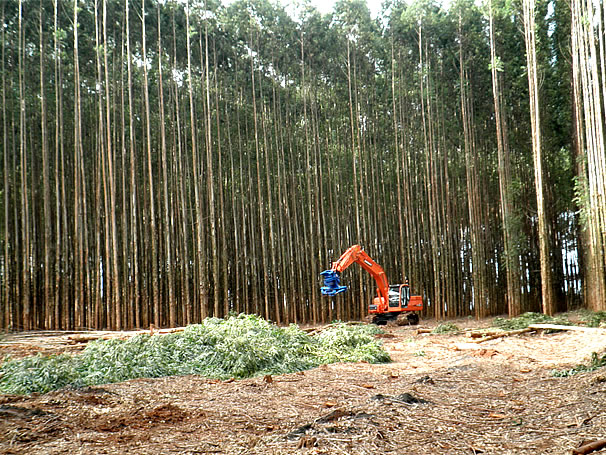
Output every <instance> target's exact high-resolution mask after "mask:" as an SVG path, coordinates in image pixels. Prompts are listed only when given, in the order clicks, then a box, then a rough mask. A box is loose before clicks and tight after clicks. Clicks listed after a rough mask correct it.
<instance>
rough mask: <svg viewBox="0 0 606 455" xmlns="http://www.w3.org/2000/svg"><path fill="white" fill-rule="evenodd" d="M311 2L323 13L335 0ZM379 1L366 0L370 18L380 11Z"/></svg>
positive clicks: (286, 0)
mask: <svg viewBox="0 0 606 455" xmlns="http://www.w3.org/2000/svg"><path fill="white" fill-rule="evenodd" d="M288 3H289V1H288V0H282V4H284V5H287V4H288ZM311 3H312V5H314V6H315V7H316V8H317V9H318V11H320V12H321V13H324V14H325V13H330V12H331V11H332V9H333V7H334V4H335V3H336V0H311ZM381 3H383V0H366V4H367V5H368V9H369V10H370V15H371V17H372V18H375V17H377V15H378V14H379V12H380V11H381Z"/></svg>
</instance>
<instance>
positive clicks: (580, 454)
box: [572, 439, 606, 455]
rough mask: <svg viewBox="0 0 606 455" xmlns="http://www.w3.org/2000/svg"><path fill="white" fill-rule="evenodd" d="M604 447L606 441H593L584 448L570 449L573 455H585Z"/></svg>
mask: <svg viewBox="0 0 606 455" xmlns="http://www.w3.org/2000/svg"><path fill="white" fill-rule="evenodd" d="M604 447H606V439H602V440H600V441H594V442H591V443H589V444H585V445H584V446H581V447H578V448H576V449H572V453H573V455H587V454H588V453H591V452H595V451H596V450H600V449H603V448H604Z"/></svg>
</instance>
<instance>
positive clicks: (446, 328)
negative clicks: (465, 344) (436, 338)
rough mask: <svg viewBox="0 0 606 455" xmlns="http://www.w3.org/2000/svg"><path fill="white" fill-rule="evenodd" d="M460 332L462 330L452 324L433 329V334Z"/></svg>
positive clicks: (448, 323) (446, 323)
mask: <svg viewBox="0 0 606 455" xmlns="http://www.w3.org/2000/svg"><path fill="white" fill-rule="evenodd" d="M460 331H461V329H459V327H457V326H456V325H455V324H453V323H452V322H444V323H442V324H439V325H438V326H437V327H436V328H435V329H433V330H432V331H431V333H454V332H460Z"/></svg>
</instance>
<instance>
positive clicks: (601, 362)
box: [553, 352, 606, 378]
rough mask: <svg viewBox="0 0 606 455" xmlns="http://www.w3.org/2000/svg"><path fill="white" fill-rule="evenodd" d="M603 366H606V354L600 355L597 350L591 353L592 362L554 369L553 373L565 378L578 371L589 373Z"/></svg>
mask: <svg viewBox="0 0 606 455" xmlns="http://www.w3.org/2000/svg"><path fill="white" fill-rule="evenodd" d="M603 367H606V354H604V355H602V356H601V357H600V356H599V355H598V354H597V353H596V352H594V353H592V354H591V363H590V364H589V365H577V366H576V367H574V368H571V369H570V370H554V371H553V375H554V376H555V377H558V378H564V377H568V376H574V375H575V374H578V373H588V372H590V371H595V370H597V369H599V368H603Z"/></svg>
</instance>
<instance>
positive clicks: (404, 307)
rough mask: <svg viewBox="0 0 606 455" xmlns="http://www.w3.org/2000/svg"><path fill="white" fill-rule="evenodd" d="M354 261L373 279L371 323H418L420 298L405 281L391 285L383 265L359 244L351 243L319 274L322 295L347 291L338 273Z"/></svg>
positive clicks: (421, 298)
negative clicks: (374, 259)
mask: <svg viewBox="0 0 606 455" xmlns="http://www.w3.org/2000/svg"><path fill="white" fill-rule="evenodd" d="M354 262H355V263H358V264H360V266H361V267H362V268H363V269H364V270H366V271H367V272H368V273H370V275H371V276H372V277H373V278H374V279H375V281H376V282H377V294H378V295H377V297H375V298H374V299H373V302H372V304H370V305H369V306H368V312H369V313H370V314H371V315H373V319H372V322H373V324H377V325H385V324H387V321H390V320H395V319H397V320H398V321H402V320H405V321H406V322H407V323H408V324H410V325H416V324H418V323H419V315H418V314H417V313H415V311H421V310H423V297H421V296H420V295H410V287H409V286H408V280H405V281H404V284H392V285H390V284H389V283H388V281H387V275H385V271H384V270H383V268H382V267H381V266H380V265H379V264H377V263H376V262H375V261H373V260H372V259H371V258H370V256H368V254H366V252H365V251H364V250H363V249H362V247H361V246H360V245H353V246H351V247H349V248H348V249H347V251H345V253H343V254H342V255H341V257H340V258H339V259H338V260H337V261H336V262H333V263H332V267H331V268H330V269H328V270H324V271H323V272H322V273H320V275H322V276H323V277H324V286H322V287H321V289H320V290H321V292H322V294H323V295H328V296H335V295H337V294H340V293H341V292H345V291H346V290H347V286H342V285H341V273H342V272H343V271H344V270H345V269H346V268H347V267H349V266H350V265H352V264H353V263H354Z"/></svg>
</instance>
